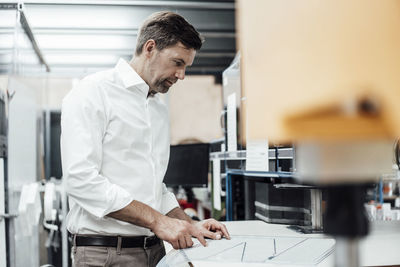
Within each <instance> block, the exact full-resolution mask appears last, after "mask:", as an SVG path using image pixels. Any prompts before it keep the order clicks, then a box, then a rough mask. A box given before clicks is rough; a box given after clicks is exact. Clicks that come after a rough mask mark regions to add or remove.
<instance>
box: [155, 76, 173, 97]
mask: <svg viewBox="0 0 400 267" xmlns="http://www.w3.org/2000/svg"><path fill="white" fill-rule="evenodd" d="M175 82H176V79H161V80H158V81H157V82H156V83H155V84H154V86H153V88H150V92H151V93H153V92H154V94H155V93H161V94H165V93H167V92H168V90H169V88H170V87H171V86H172V85H173V84H174V83H175Z"/></svg>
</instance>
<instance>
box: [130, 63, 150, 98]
mask: <svg viewBox="0 0 400 267" xmlns="http://www.w3.org/2000/svg"><path fill="white" fill-rule="evenodd" d="M129 65H130V66H131V67H132V68H133V69H134V70H135V71H136V73H137V74H138V75H139V76H140V77H141V78H142V79H143V81H145V83H147V85H149V83H148V81H147V79H146V76H145V62H144V60H143V59H142V57H140V56H138V57H135V56H134V57H133V58H132V59H131V61H129ZM150 91H151V90H149V93H148V94H147V97H152V96H153V94H151V93H150Z"/></svg>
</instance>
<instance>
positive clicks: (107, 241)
mask: <svg viewBox="0 0 400 267" xmlns="http://www.w3.org/2000/svg"><path fill="white" fill-rule="evenodd" d="M75 238H76V239H75V244H76V246H77V247H79V246H98V247H117V246H118V236H83V235H76V236H75ZM120 238H121V248H149V247H151V246H154V245H156V244H160V242H161V239H159V238H158V237H157V236H155V235H154V236H131V237H124V236H121V237H120Z"/></svg>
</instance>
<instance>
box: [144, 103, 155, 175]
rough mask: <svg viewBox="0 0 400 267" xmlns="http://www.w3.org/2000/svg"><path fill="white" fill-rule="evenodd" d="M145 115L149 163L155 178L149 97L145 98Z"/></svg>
mask: <svg viewBox="0 0 400 267" xmlns="http://www.w3.org/2000/svg"><path fill="white" fill-rule="evenodd" d="M146 116H147V125H148V127H149V132H150V145H149V146H150V164H151V168H152V173H153V178H154V179H155V178H156V168H155V163H154V157H153V142H154V141H153V129H152V127H151V126H152V125H151V115H150V109H149V99H146Z"/></svg>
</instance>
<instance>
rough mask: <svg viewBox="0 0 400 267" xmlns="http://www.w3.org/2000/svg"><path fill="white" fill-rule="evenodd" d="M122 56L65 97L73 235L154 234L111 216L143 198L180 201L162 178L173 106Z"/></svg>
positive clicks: (163, 206)
mask: <svg viewBox="0 0 400 267" xmlns="http://www.w3.org/2000/svg"><path fill="white" fill-rule="evenodd" d="M148 91H149V87H148V85H147V84H146V83H145V82H144V81H143V79H142V78H141V77H140V76H139V75H138V74H137V73H136V72H135V71H134V70H133V68H132V67H131V66H130V65H129V64H128V63H127V62H126V61H124V60H122V59H120V60H119V62H118V64H117V65H116V67H115V68H114V69H111V70H107V71H102V72H98V73H95V74H93V75H90V76H88V77H86V78H84V79H83V80H81V81H80V82H79V83H78V84H77V85H76V86H75V87H74V88H73V89H72V90H71V92H70V93H69V94H68V95H67V96H66V97H65V98H64V99H63V103H62V115H61V130H62V133H61V155H62V169H63V176H64V179H66V191H67V194H68V196H69V205H70V211H69V213H68V216H67V220H66V222H67V229H68V230H69V231H70V232H71V233H73V234H99V235H152V233H151V231H150V230H148V229H146V228H143V227H139V226H136V225H133V224H130V223H127V222H124V221H120V220H116V219H113V218H111V217H108V216H106V215H107V214H109V213H110V212H113V211H117V210H120V209H122V208H123V207H125V206H127V205H128V204H129V203H130V202H131V201H133V200H138V201H141V202H143V203H145V204H147V205H149V206H150V207H152V208H153V209H155V210H157V211H159V212H161V213H163V214H166V213H168V212H169V211H170V210H172V209H173V208H175V207H178V202H177V201H176V198H175V196H174V195H173V194H172V193H170V192H168V190H167V189H166V187H165V184H164V183H163V178H164V175H165V172H166V169H167V165H168V158H169V145H170V143H169V119H168V109H167V107H166V105H165V103H164V102H163V100H162V97H161V96H160V95H155V96H153V97H149V98H148V97H147V94H148Z"/></svg>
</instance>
